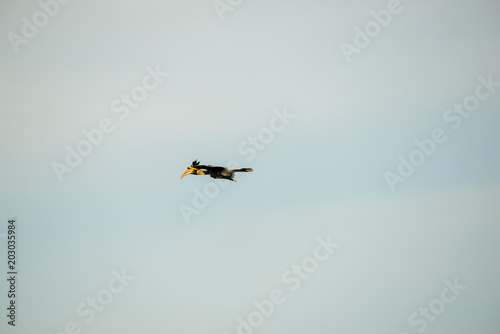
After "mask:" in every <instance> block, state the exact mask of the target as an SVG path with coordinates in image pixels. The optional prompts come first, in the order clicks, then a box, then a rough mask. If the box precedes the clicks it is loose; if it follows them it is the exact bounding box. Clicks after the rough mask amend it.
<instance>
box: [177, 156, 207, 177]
mask: <svg viewBox="0 0 500 334" xmlns="http://www.w3.org/2000/svg"><path fill="white" fill-rule="evenodd" d="M199 164H200V162H199V161H196V160H195V161H193V163H192V164H191V166H189V167H188V168H187V169H186V171H185V172H184V173H182V175H181V180H182V178H183V177H184V176H186V175H188V174H195V175H205V172H204V171H203V170H201V169H200V168H198V167H196V166H198V165H199Z"/></svg>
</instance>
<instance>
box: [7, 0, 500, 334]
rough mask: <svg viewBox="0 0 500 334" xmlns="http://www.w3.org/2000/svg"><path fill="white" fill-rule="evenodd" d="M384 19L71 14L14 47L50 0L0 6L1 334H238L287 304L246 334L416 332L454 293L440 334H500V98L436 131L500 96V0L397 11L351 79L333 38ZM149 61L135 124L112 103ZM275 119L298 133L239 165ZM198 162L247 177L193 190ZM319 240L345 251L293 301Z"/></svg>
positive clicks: (188, 4) (119, 10) (107, 9)
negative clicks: (8, 241)
mask: <svg viewBox="0 0 500 334" xmlns="http://www.w3.org/2000/svg"><path fill="white" fill-rule="evenodd" d="M221 1H222V0H221ZM223 2H224V3H227V2H226V1H225V0H224V1H223ZM233 3H237V1H235V2H233ZM387 3H388V2H386V1H369V2H366V1H364V2H362V1H349V2H347V1H340V0H338V1H326V0H324V1H319V0H318V1H290V0H289V1H271V2H256V1H242V2H241V4H239V5H236V6H235V7H234V9H233V10H232V11H228V12H225V13H224V14H223V16H224V20H223V21H222V20H220V18H219V16H218V14H217V12H216V10H215V9H214V6H213V2H212V1H141V2H134V1H113V0H109V1H105V2H104V3H102V2H98V1H85V2H80V1H71V2H70V3H68V4H66V5H60V8H59V11H58V12H57V13H56V14H55V15H54V17H51V18H50V19H49V20H48V23H47V25H46V26H44V27H42V28H40V29H39V32H38V34H36V36H34V37H32V38H31V39H29V40H28V43H27V44H21V45H19V52H18V53H16V52H15V51H14V49H13V47H12V45H11V43H10V42H9V39H8V34H9V33H15V34H18V35H21V34H22V32H21V31H22V26H23V21H22V18H23V17H27V18H28V19H30V20H31V19H32V17H33V15H34V14H36V13H37V12H39V11H40V6H39V4H38V2H35V1H32V2H26V1H24V2H16V1H11V0H8V1H3V2H0V36H1V38H0V49H1V50H2V52H1V53H0V67H1V76H0V90H1V92H2V94H1V96H2V97H1V99H0V110H1V116H2V118H1V122H0V136H1V137H0V152H1V154H2V161H3V163H2V164H1V167H0V171H1V172H0V198H1V200H0V213H1V214H0V219H1V221H0V242H1V243H0V256H1V261H0V263H4V262H5V259H6V253H5V240H3V239H2V238H1V235H2V233H5V230H6V224H7V219H8V218H10V217H15V218H17V220H18V224H19V226H18V236H19V242H18V247H19V282H18V284H19V286H18V289H19V299H18V306H19V309H18V319H17V325H18V326H16V328H11V326H8V325H7V324H6V321H5V315H4V314H2V319H3V320H2V321H1V323H0V331H1V332H2V333H4V332H5V333H34V332H37V333H47V334H48V333H53V334H55V333H59V332H60V331H62V330H64V326H65V325H66V324H67V323H69V322H72V321H74V322H76V323H77V324H78V325H79V328H81V329H82V333H105V332H107V333H115V332H116V333H118V332H120V333H138V332H151V333H189V334H197V333H200V334H201V333H203V334H206V333H213V334H224V333H225V332H227V333H228V334H234V333H237V324H238V320H237V319H238V317H243V318H246V317H247V316H248V315H249V314H251V312H253V311H254V310H255V307H254V306H253V304H252V303H253V301H254V300H259V301H260V300H262V299H264V298H269V293H270V292H271V291H272V290H273V289H282V290H283V291H284V292H285V296H286V301H285V302H284V303H283V304H282V305H278V306H276V309H275V312H274V313H273V315H272V316H270V317H269V318H266V319H265V321H264V323H263V325H262V326H260V327H259V328H255V329H254V330H255V331H254V333H259V334H260V333H262V334H265V333H290V334H295V333H297V334H299V333H305V332H314V333H332V332H334V333H346V334H351V333H352V334H357V333H367V332H372V333H375V332H376V333H396V334H400V333H401V332H404V331H406V332H407V333H409V334H414V333H419V332H418V330H419V329H422V328H423V327H420V326H417V325H414V324H413V325H412V324H411V323H410V322H409V317H410V316H411V315H412V314H413V313H414V312H419V308H420V307H426V306H428V305H429V303H430V302H431V301H433V300H435V299H436V298H438V299H439V298H440V293H441V290H442V289H443V288H444V287H445V286H446V285H445V284H444V283H443V282H444V281H445V280H450V281H453V279H454V278H455V277H457V278H458V281H459V282H460V283H461V284H464V285H466V286H467V289H466V290H465V291H464V292H463V293H462V294H461V295H460V296H459V297H457V299H456V301H455V302H453V303H451V304H449V305H446V310H445V311H444V312H443V313H442V314H440V315H438V316H437V318H436V320H435V321H433V322H429V323H428V327H427V328H426V329H425V332H426V333H462V334H466V333H467V334H468V333H471V332H478V333H491V334H497V333H498V331H499V330H500V324H499V322H498V319H497V318H498V313H499V311H500V309H499V306H498V299H499V298H500V289H499V288H498V281H499V279H500V270H499V267H498V265H496V262H497V259H498V255H499V254H500V246H499V244H498V242H497V240H498V238H499V237H500V226H499V223H500V221H499V220H500V219H499V218H500V211H499V209H498V200H499V198H500V173H499V170H500V159H499V153H498V152H500V132H499V131H498V128H499V125H500V116H499V113H498V112H499V109H500V108H499V107H500V87H496V88H493V89H494V91H493V92H492V93H491V95H490V96H489V97H488V98H487V99H485V100H484V101H481V103H480V105H479V106H478V108H477V110H476V111H473V112H472V113H471V116H470V118H468V119H464V120H463V123H462V124H461V126H460V127H459V128H457V129H453V128H452V127H451V125H452V123H449V122H446V120H444V119H443V114H444V113H445V111H446V110H447V109H449V108H452V107H453V105H454V104H456V103H463V101H464V100H465V99H466V98H468V97H469V96H472V95H474V93H475V90H476V87H477V86H478V85H479V84H480V81H478V77H481V76H482V77H484V78H488V76H490V75H491V76H492V78H493V80H494V81H495V82H500V63H499V62H498V59H500V35H499V33H500V21H499V20H498V12H499V10H500V3H499V2H498V1H493V0H491V1H474V2H473V1H438V2H429V1H422V0H420V1H412V2H410V1H407V0H401V2H400V6H402V8H403V9H402V11H401V13H400V14H398V15H395V16H392V19H391V22H390V23H389V24H388V25H387V27H383V28H382V29H381V32H380V34H379V35H378V36H376V37H374V38H373V40H372V41H371V42H370V44H369V45H368V46H367V47H366V48H364V49H362V50H361V52H360V53H359V54H355V55H353V57H352V61H351V62H350V63H348V62H347V61H346V58H345V57H344V55H343V53H342V51H341V49H340V44H341V43H342V42H346V43H350V44H353V43H354V42H353V40H354V28H355V27H360V28H363V27H364V26H365V24H367V23H368V22H370V21H372V20H373V17H372V16H371V14H370V12H371V11H373V10H375V11H380V10H383V9H385V8H387ZM157 66H158V67H159V69H160V70H161V71H163V72H168V77H166V78H164V79H163V81H162V82H161V83H159V84H158V86H157V87H156V88H155V89H153V90H151V91H149V92H148V94H147V97H146V98H145V99H144V101H142V102H140V103H139V105H138V107H137V108H136V109H133V110H131V111H130V114H129V116H128V117H126V118H125V119H120V118H119V115H120V114H117V113H114V112H113V110H112V107H111V105H112V103H113V101H114V100H115V99H117V98H120V96H121V95H122V94H130V93H131V89H132V88H133V87H134V86H136V85H141V84H142V82H143V78H144V77H145V76H146V75H147V74H148V70H147V68H148V67H150V68H153V69H154V68H156V67H157ZM482 91H483V92H485V90H484V89H482ZM122 106H123V104H122ZM275 109H277V110H281V111H283V110H284V109H286V110H287V111H288V113H290V114H292V115H294V116H295V117H294V118H293V119H290V120H289V124H285V125H284V128H283V130H282V131H281V132H276V133H274V137H273V139H272V140H271V141H270V142H269V143H266V144H265V148H264V149H262V150H261V151H257V155H256V156H255V158H254V159H253V160H252V161H247V160H246V159H247V158H248V155H244V154H242V152H241V149H238V148H239V147H241V145H243V147H246V148H248V147H250V146H249V145H250V144H248V141H249V139H248V138H249V137H250V136H258V134H259V133H260V132H261V131H262V129H264V128H269V127H270V124H271V122H274V121H273V117H275V113H274V112H273V110H275ZM103 119H109V120H110V122H112V124H113V126H114V130H113V132H111V133H109V134H105V135H104V136H103V140H102V144H100V145H99V146H98V147H94V148H93V151H92V153H90V154H89V155H88V156H87V157H84V158H83V161H82V163H81V164H80V165H79V166H77V167H76V168H75V169H74V171H73V172H72V173H67V174H64V175H63V182H59V180H58V177H57V175H56V173H55V172H54V171H53V169H52V164H53V162H54V161H57V162H60V163H65V161H64V160H65V156H66V153H67V152H66V147H67V146H70V147H72V148H73V149H76V146H77V145H78V143H79V142H80V141H82V140H85V137H84V135H83V134H82V131H83V130H91V129H94V128H97V127H98V126H99V124H100V122H101V121H102V120H103ZM273 124H274V123H273ZM436 128H442V129H443V131H444V133H445V135H446V136H447V140H446V141H445V142H444V143H442V144H438V145H437V146H436V150H435V152H434V153H433V154H432V155H430V156H429V157H427V158H426V160H425V162H424V163H423V164H422V165H421V166H418V167H416V169H415V171H414V173H413V174H412V175H411V176H409V177H408V178H407V179H406V181H405V182H404V183H403V184H397V185H396V186H395V191H394V192H392V191H391V189H390V187H389V185H388V183H387V181H386V179H385V176H384V174H385V173H386V172H387V171H390V172H393V173H396V172H397V169H398V164H399V160H398V159H399V156H400V155H401V156H403V157H405V158H408V156H409V155H410V154H411V152H413V151H414V150H415V149H416V145H415V144H414V141H415V140H423V139H425V138H429V137H430V136H431V133H432V131H433V130H434V129H436ZM245 142H246V143H247V144H245ZM194 159H199V160H201V162H202V163H206V164H217V165H225V164H227V163H228V162H229V161H237V162H238V163H239V164H240V165H241V166H242V167H251V168H253V169H254V172H253V173H241V174H238V175H237V176H236V179H237V180H238V182H237V183H225V182H226V181H225V180H222V181H220V180H219V181H217V180H213V179H210V178H209V177H202V176H187V177H185V178H184V179H183V180H182V181H180V180H179V178H180V176H181V174H182V172H183V171H184V170H185V168H186V166H188V165H189V164H190V163H191V161H192V160H194ZM210 184H214V185H217V186H218V185H221V184H222V185H224V186H225V187H224V188H223V189H221V190H220V192H219V194H218V195H216V196H215V198H213V199H210V201H209V203H208V205H207V206H206V207H205V208H202V209H198V211H199V212H198V213H197V214H193V215H191V216H190V217H189V220H190V222H191V223H190V224H186V220H185V219H184V218H183V215H182V213H181V210H180V208H182V207H184V206H191V207H193V208H194V209H196V208H195V207H194V204H193V197H194V194H195V193H196V191H198V190H199V191H201V192H203V191H204V189H207V187H212V185H210ZM217 189H218V188H217ZM327 235H333V236H334V237H333V238H334V239H335V241H336V242H338V243H340V244H341V246H340V247H339V248H338V250H336V252H335V253H334V254H332V256H331V258H330V259H328V261H326V262H323V263H320V265H319V268H318V270H317V271H315V272H314V273H312V274H311V277H310V278H309V279H308V280H306V281H304V282H303V284H302V285H301V287H300V288H299V289H298V290H297V291H296V292H291V291H290V290H289V289H288V287H287V285H286V284H284V283H283V281H282V280H281V277H282V274H283V273H284V272H285V271H286V270H288V269H289V268H290V267H291V266H292V265H293V264H294V263H295V264H300V263H301V262H302V261H303V260H304V259H306V258H307V257H309V256H311V254H313V251H314V249H315V247H316V245H317V242H316V239H317V238H318V237H323V238H324V237H326V236H327ZM2 268H5V265H2ZM122 268H125V270H126V272H127V273H129V274H130V275H133V276H134V277H135V278H134V279H133V280H132V281H130V283H129V284H128V286H126V287H124V289H123V292H121V293H119V294H116V295H114V296H113V300H112V301H111V302H110V303H109V305H106V306H105V308H104V309H103V310H102V312H100V313H97V314H96V317H95V319H94V320H92V321H90V322H89V323H86V322H85V317H82V316H81V315H79V314H78V313H77V307H78V305H79V304H81V303H82V302H85V301H86V299H87V298H88V297H92V296H94V297H95V296H96V295H97V294H98V293H99V291H101V290H102V289H106V288H107V287H108V284H109V282H110V280H111V279H112V278H113V277H114V276H113V274H112V272H113V270H116V271H121V270H122ZM1 282H2V283H0V295H1V296H2V298H1V299H0V300H1V304H2V308H3V309H4V305H6V302H7V299H6V298H5V296H6V293H5V291H6V287H7V286H6V281H4V280H2V281H1ZM3 313H5V312H3Z"/></svg>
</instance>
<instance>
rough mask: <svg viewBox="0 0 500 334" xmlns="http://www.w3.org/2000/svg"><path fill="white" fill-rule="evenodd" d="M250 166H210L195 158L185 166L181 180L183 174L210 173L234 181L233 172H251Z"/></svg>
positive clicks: (217, 177)
mask: <svg viewBox="0 0 500 334" xmlns="http://www.w3.org/2000/svg"><path fill="white" fill-rule="evenodd" d="M252 171H253V169H252V168H238V169H228V168H225V167H220V166H210V165H200V162H199V161H197V160H195V161H193V163H192V164H191V166H189V167H188V168H187V170H186V171H185V172H184V173H182V175H181V180H182V178H183V177H184V176H186V175H188V174H195V175H210V176H211V177H212V178H214V179H226V180H231V181H234V182H236V180H234V179H233V177H234V173H235V172H252Z"/></svg>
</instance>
